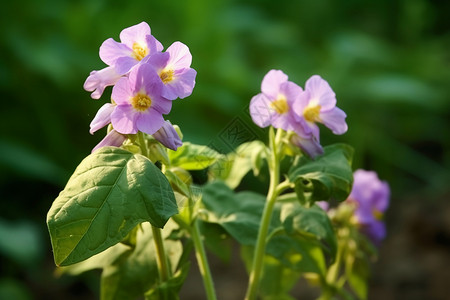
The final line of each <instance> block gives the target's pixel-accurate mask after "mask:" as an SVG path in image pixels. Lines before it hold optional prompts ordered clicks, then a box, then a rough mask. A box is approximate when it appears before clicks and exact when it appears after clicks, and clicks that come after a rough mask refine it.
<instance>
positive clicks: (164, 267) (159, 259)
mask: <svg viewBox="0 0 450 300" xmlns="http://www.w3.org/2000/svg"><path fill="white" fill-rule="evenodd" d="M152 232H153V240H154V241H155V247H156V263H157V264H158V270H159V277H160V279H161V282H165V281H168V280H169V278H170V277H171V271H170V267H169V263H168V260H167V256H166V251H165V249H164V242H163V238H162V235H161V229H159V228H157V227H155V226H153V225H152Z"/></svg>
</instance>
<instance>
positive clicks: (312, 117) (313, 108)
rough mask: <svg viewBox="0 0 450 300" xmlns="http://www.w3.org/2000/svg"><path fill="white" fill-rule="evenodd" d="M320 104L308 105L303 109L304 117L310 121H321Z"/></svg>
mask: <svg viewBox="0 0 450 300" xmlns="http://www.w3.org/2000/svg"><path fill="white" fill-rule="evenodd" d="M319 114H320V105H308V106H307V107H306V108H305V110H304V111H303V117H304V118H305V120H306V121H308V122H314V121H319V120H320V118H319Z"/></svg>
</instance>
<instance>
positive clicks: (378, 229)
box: [361, 221, 386, 246]
mask: <svg viewBox="0 0 450 300" xmlns="http://www.w3.org/2000/svg"><path fill="white" fill-rule="evenodd" d="M361 231H362V232H363V233H364V234H365V235H366V236H367V237H368V238H369V239H370V240H371V241H372V242H373V243H374V244H375V245H376V246H379V245H380V243H381V241H382V240H383V239H384V238H385V237H386V226H385V225H384V223H383V222H382V221H375V222H372V223H370V224H363V225H362V227H361Z"/></svg>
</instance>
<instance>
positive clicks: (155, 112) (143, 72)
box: [111, 64, 172, 134]
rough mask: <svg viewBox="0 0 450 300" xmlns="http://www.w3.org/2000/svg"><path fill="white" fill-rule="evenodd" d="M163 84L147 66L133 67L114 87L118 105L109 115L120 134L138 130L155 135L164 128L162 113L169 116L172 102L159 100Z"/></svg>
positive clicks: (114, 97) (113, 92) (113, 95)
mask: <svg viewBox="0 0 450 300" xmlns="http://www.w3.org/2000/svg"><path fill="white" fill-rule="evenodd" d="M162 85H163V83H162V82H161V80H160V78H159V76H158V74H157V73H156V72H155V70H154V69H153V68H152V67H151V66H150V65H149V64H140V65H139V66H138V67H136V68H133V69H132V70H131V72H130V74H129V76H128V77H123V78H121V79H120V80H119V81H118V82H117V83H116V85H115V86H114V88H113V91H112V99H113V101H114V102H115V103H116V104H117V106H116V107H115V108H114V110H113V112H112V113H111V124H112V125H113V127H114V129H115V130H117V131H118V132H119V133H122V134H134V133H137V132H138V131H142V132H145V133H147V134H154V133H155V132H156V131H158V130H159V129H160V128H161V127H162V126H163V125H164V118H163V116H162V114H168V113H169V112H170V109H171V108H172V101H170V100H167V99H165V98H163V97H161V90H162Z"/></svg>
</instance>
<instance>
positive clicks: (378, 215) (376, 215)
mask: <svg viewBox="0 0 450 300" xmlns="http://www.w3.org/2000/svg"><path fill="white" fill-rule="evenodd" d="M372 214H373V217H374V218H375V219H376V220H378V221H380V220H382V219H383V213H382V212H381V211H379V210H377V209H374V210H372Z"/></svg>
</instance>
